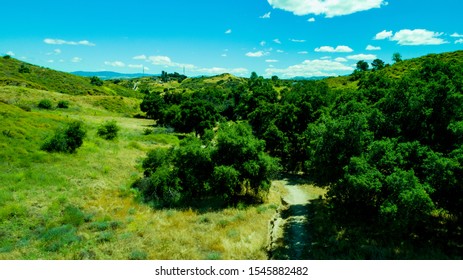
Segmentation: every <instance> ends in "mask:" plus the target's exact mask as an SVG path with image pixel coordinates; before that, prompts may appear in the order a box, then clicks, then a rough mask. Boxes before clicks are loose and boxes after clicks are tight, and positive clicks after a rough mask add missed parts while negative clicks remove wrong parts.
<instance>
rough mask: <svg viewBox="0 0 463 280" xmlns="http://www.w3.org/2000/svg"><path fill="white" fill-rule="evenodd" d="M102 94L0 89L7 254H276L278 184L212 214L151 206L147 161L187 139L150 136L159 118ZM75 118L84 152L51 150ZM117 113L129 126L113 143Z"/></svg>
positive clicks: (0, 239)
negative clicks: (46, 105) (107, 133)
mask: <svg viewBox="0 0 463 280" xmlns="http://www.w3.org/2000/svg"><path fill="white" fill-rule="evenodd" d="M44 97H47V98H48V99H50V100H52V101H53V102H54V103H56V104H57V102H58V101H59V100H63V99H64V100H68V101H69V102H70V108H69V109H55V110H52V111H50V110H39V109H37V108H36V107H35V104H36V103H37V102H38V101H39V100H40V99H42V98H44ZM87 98H88V99H87ZM92 98H93V97H84V96H79V97H76V96H68V95H62V94H58V93H49V92H44V91H38V90H29V89H23V88H15V87H0V122H1V125H2V126H1V128H0V259H265V258H266V257H267V256H266V251H265V247H266V245H267V231H268V221H269V220H270V218H271V216H272V215H273V214H274V213H275V209H276V206H274V205H276V204H277V203H279V196H278V195H277V194H274V193H273V190H271V192H270V195H269V202H268V203H267V204H264V205H261V206H249V207H244V206H243V207H238V208H225V209H217V210H214V211H205V212H204V211H200V210H196V209H162V210H159V209H158V210H156V209H153V208H151V207H149V206H148V205H146V204H144V203H142V202H141V199H140V198H139V197H138V194H137V192H136V191H134V190H133V189H131V188H130V185H131V183H132V182H133V181H135V179H137V178H139V177H141V176H142V170H141V169H140V168H139V166H140V162H141V159H142V158H143V157H144V156H145V155H146V151H148V150H150V149H153V148H156V147H157V146H160V145H162V146H165V145H177V144H178V139H177V138H176V137H175V136H172V135H167V134H162V133H159V134H148V135H145V133H144V131H145V130H146V128H149V127H150V126H151V125H152V121H149V120H144V119H134V118H127V117H125V115H126V114H125V113H123V112H119V113H117V112H110V111H107V110H105V109H104V108H101V107H95V106H94V103H92V102H91V101H92V100H93V99H92ZM123 101H124V102H127V104H129V105H130V104H132V103H131V102H133V101H132V100H130V99H128V98H124V99H123ZM135 103H136V102H134V103H133V104H135ZM18 104H19V105H20V104H24V105H26V106H30V107H31V111H27V110H24V109H21V108H20V107H19V106H18ZM71 120H81V121H83V122H84V125H85V128H86V130H87V136H86V138H85V139H84V144H83V145H82V146H81V147H80V148H79V149H77V152H76V153H75V154H62V153H47V152H44V151H41V150H40V146H41V144H42V143H43V142H44V141H45V140H46V139H47V137H49V136H50V135H52V134H53V133H54V131H55V130H56V129H57V128H59V127H62V126H64V125H65V124H66V123H68V122H69V121H71ZM108 120H114V121H116V122H117V124H118V125H119V126H120V127H121V130H120V132H119V134H118V137H117V138H116V139H115V140H113V141H107V140H104V139H101V138H100V137H98V136H97V127H98V126H99V125H100V124H101V123H103V122H105V121H108Z"/></svg>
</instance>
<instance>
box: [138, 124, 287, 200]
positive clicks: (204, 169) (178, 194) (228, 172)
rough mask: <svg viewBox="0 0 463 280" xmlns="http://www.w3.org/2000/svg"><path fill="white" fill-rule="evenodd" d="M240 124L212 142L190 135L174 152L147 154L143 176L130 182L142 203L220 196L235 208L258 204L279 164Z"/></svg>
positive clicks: (224, 130) (161, 150)
mask: <svg viewBox="0 0 463 280" xmlns="http://www.w3.org/2000/svg"><path fill="white" fill-rule="evenodd" d="M264 147H265V143H264V142H263V141H261V140H258V139H257V138H255V137H254V136H253V135H252V130H251V128H250V127H249V126H248V125H247V124H245V123H225V124H223V125H221V126H220V128H219V130H218V131H217V133H216V134H215V137H214V138H213V139H203V140H200V139H198V138H196V137H193V136H190V137H187V138H186V139H184V140H182V141H181V143H180V146H179V147H174V148H170V149H164V148H159V149H156V150H153V151H151V152H150V153H149V154H148V157H147V158H146V159H145V160H144V161H143V168H144V170H145V171H144V173H145V177H144V178H142V179H140V180H138V181H137V182H135V184H134V187H135V188H138V189H139V190H140V191H141V193H142V194H143V196H144V198H145V199H146V200H147V201H152V202H154V203H155V204H158V205H167V206H169V205H175V204H176V203H178V202H180V201H186V200H198V199H203V198H207V197H211V196H220V197H222V198H223V199H224V200H225V201H228V202H232V203H236V202H237V201H239V200H240V199H244V198H249V197H252V198H254V199H259V196H260V195H262V193H265V192H266V191H267V190H268V189H269V187H270V180H271V179H272V177H273V176H274V175H275V173H277V171H278V168H279V166H278V162H277V161H276V160H275V159H274V158H272V157H270V156H268V155H267V154H266V153H265V152H264Z"/></svg>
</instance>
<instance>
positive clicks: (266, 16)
mask: <svg viewBox="0 0 463 280" xmlns="http://www.w3.org/2000/svg"><path fill="white" fill-rule="evenodd" d="M271 13H272V12H268V13H266V14H265V15H263V16H261V17H259V18H270V14H271Z"/></svg>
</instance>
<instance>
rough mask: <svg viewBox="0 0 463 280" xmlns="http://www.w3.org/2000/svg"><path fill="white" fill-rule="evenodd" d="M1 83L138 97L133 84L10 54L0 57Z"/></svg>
mask: <svg viewBox="0 0 463 280" xmlns="http://www.w3.org/2000/svg"><path fill="white" fill-rule="evenodd" d="M0 86H21V87H27V88H33V89H40V90H48V91H54V92H60V93H66V94H71V95H118V96H125V97H139V96H140V95H139V94H138V93H136V92H135V91H133V90H132V89H131V88H126V87H123V86H120V85H117V84H115V83H112V82H104V83H103V84H102V85H101V86H98V85H94V84H92V83H91V80H90V79H89V78H84V77H79V76H76V75H72V74H69V73H65V72H60V71H55V70H52V69H49V68H44V67H39V66H36V65H32V64H29V63H26V62H23V61H20V60H17V59H14V58H11V57H8V56H4V57H3V58H0Z"/></svg>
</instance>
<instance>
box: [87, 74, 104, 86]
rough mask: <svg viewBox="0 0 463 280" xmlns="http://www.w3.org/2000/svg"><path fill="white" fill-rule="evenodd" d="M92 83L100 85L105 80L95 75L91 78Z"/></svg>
mask: <svg viewBox="0 0 463 280" xmlns="http://www.w3.org/2000/svg"><path fill="white" fill-rule="evenodd" d="M90 84H92V85H94V86H98V87H99V86H102V85H103V81H102V80H101V79H100V78H98V77H96V76H93V77H91V78H90Z"/></svg>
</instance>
